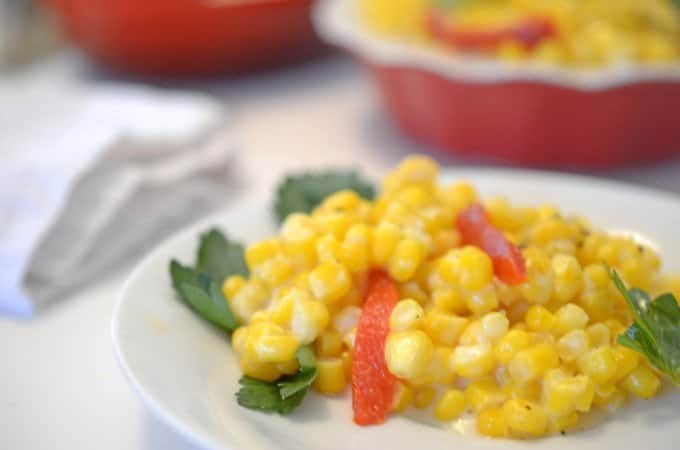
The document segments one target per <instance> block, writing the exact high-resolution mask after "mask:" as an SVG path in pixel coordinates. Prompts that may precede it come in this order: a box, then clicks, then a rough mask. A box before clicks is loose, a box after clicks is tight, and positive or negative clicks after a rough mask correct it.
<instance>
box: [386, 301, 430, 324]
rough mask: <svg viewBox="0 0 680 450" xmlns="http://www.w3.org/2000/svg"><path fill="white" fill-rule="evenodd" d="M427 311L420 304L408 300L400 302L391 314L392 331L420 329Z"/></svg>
mask: <svg viewBox="0 0 680 450" xmlns="http://www.w3.org/2000/svg"><path fill="white" fill-rule="evenodd" d="M424 317H425V311H423V307H422V306H420V304H419V303H418V302H417V301H415V300H413V299H411V298H407V299H404V300H400V301H399V302H397V304H396V305H395V306H394V308H393V309H392V313H391V314H390V331H408V330H415V329H417V328H420V326H421V324H422V322H423V318H424Z"/></svg>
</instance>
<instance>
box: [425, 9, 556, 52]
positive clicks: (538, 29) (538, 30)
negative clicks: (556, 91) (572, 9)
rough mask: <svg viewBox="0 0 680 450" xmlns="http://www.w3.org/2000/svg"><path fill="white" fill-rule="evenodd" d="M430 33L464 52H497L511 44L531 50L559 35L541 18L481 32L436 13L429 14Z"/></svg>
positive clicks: (551, 24) (490, 28)
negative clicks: (507, 43) (504, 45)
mask: <svg viewBox="0 0 680 450" xmlns="http://www.w3.org/2000/svg"><path fill="white" fill-rule="evenodd" d="M427 29H428V30H429V32H430V35H431V36H432V37H433V38H435V39H436V40H438V41H440V42H442V43H444V44H447V45H450V46H452V47H455V48H459V49H461V50H494V49H496V48H498V47H499V46H500V45H501V44H503V43H504V42H508V41H510V42H517V43H518V44H520V45H521V46H522V47H524V48H526V49H531V48H533V47H535V46H536V45H538V44H539V43H540V42H541V41H542V40H543V39H546V38H549V37H551V36H555V35H556V34H557V28H556V27H555V25H554V24H553V22H552V21H551V20H550V19H548V18H546V17H541V16H527V17H525V18H522V19H518V20H517V21H516V22H513V23H508V24H506V25H499V26H493V27H486V28H482V27H481V26H479V27H475V26H470V25H456V23H455V21H454V20H451V19H449V18H447V17H445V16H443V15H442V14H441V13H438V12H436V11H431V12H430V13H428V15H427Z"/></svg>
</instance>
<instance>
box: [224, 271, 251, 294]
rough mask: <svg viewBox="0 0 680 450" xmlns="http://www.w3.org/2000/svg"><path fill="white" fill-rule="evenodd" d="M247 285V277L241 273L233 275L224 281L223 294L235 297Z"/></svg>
mask: <svg viewBox="0 0 680 450" xmlns="http://www.w3.org/2000/svg"><path fill="white" fill-rule="evenodd" d="M245 285H246V280H245V278H243V277H242V276H240V275H232V276H230V277H227V279H226V280H224V283H222V294H223V295H224V298H233V297H235V296H236V294H238V293H239V291H240V290H241V289H242V288H243V287H244V286H245Z"/></svg>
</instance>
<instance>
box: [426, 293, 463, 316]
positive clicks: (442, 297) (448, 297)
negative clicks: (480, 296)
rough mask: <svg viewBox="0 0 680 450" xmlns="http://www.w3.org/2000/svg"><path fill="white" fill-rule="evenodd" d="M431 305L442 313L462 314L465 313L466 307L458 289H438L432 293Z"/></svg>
mask: <svg viewBox="0 0 680 450" xmlns="http://www.w3.org/2000/svg"><path fill="white" fill-rule="evenodd" d="M432 303H433V304H434V306H435V307H436V308H437V309H439V310H442V311H447V312H452V313H455V314H463V313H464V312H465V311H467V306H466V305H465V302H464V301H463V298H462V296H461V294H460V291H459V290H458V289H454V288H440V289H436V290H435V291H434V292H432Z"/></svg>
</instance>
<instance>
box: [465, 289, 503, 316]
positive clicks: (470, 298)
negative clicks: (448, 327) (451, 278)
mask: <svg viewBox="0 0 680 450" xmlns="http://www.w3.org/2000/svg"><path fill="white" fill-rule="evenodd" d="M463 298H464V300H465V305H466V306H467V308H468V309H469V310H470V311H471V312H472V313H473V314H475V315H481V314H485V313H488V312H490V311H493V310H495V309H497V308H498V295H497V294H496V289H495V288H494V286H493V284H491V283H489V284H488V285H487V286H486V287H485V288H483V289H482V290H480V291H466V292H464V294H463Z"/></svg>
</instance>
